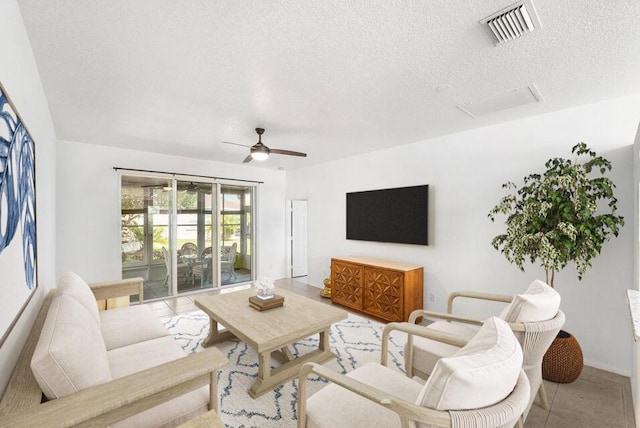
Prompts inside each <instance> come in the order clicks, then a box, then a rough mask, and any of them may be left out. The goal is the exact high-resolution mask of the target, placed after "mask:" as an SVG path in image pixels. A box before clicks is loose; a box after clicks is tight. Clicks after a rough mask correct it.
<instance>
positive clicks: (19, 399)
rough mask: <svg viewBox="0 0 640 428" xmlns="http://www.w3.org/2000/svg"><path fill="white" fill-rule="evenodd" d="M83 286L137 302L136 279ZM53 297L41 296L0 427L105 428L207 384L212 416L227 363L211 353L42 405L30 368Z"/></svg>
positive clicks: (0, 410) (99, 295)
mask: <svg viewBox="0 0 640 428" xmlns="http://www.w3.org/2000/svg"><path fill="white" fill-rule="evenodd" d="M89 286H90V287H91V289H92V291H93V293H94V295H95V296H96V299H111V298H115V297H121V296H122V295H123V294H122V293H131V294H139V298H140V301H142V278H134V279H127V280H122V281H109V282H101V283H96V284H90V285H89ZM55 295H56V290H51V291H50V292H49V294H48V295H47V296H46V297H45V300H44V302H43V304H42V307H41V308H40V312H39V313H38V316H37V318H36V321H35V323H34V325H33V327H32V329H31V332H30V334H29V336H28V338H27V341H26V343H25V345H24V347H23V349H22V352H21V354H20V357H19V359H18V363H17V364H16V367H15V369H14V371H13V373H12V375H11V378H10V380H9V384H8V385H7V389H6V391H5V393H4V395H3V396H2V399H1V400H0V426H2V427H5V426H7V427H12V426H15V427H21V428H22V427H43V426H51V427H71V426H108V425H110V424H113V423H115V422H117V421H120V420H122V419H125V418H127V417H129V416H133V415H135V414H138V413H140V412H142V411H144V410H147V409H150V408H152V407H154V406H156V405H158V404H161V403H164V402H166V401H169V400H171V399H173V398H176V397H178V396H180V395H183V394H185V393H187V392H189V391H192V390H195V389H197V388H200V387H202V386H204V385H209V409H210V410H214V411H217V409H218V387H217V372H218V370H219V369H220V368H222V367H223V366H224V365H226V364H227V363H228V360H227V358H226V357H225V356H224V355H223V354H222V353H221V352H220V351H219V350H218V349H216V348H211V349H208V350H205V351H203V352H198V353H196V354H192V355H189V356H185V357H184V358H180V359H177V360H174V361H170V362H168V363H165V364H161V365H159V366H156V367H152V368H150V369H147V370H143V371H140V372H137V373H133V374H131V375H128V376H124V377H122V378H118V379H114V380H112V381H109V382H106V383H103V384H100V385H95V386H92V387H89V388H86V389H83V390H82V391H79V392H76V393H73V394H71V395H68V396H66V397H62V398H58V399H56V400H51V401H48V402H45V403H42V402H41V401H42V391H41V390H40V387H39V386H38V383H37V381H36V379H35V377H34V376H33V372H32V371H31V366H30V364H31V358H32V356H33V352H34V350H35V347H36V344H37V343H38V339H39V337H40V332H41V330H42V327H43V325H44V322H45V319H46V317H47V312H48V310H49V307H50V305H51V302H52V300H53V298H54V297H55Z"/></svg>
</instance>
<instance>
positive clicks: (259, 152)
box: [223, 128, 307, 163]
mask: <svg viewBox="0 0 640 428" xmlns="http://www.w3.org/2000/svg"><path fill="white" fill-rule="evenodd" d="M256 132H257V133H258V142H257V143H256V144H254V145H253V146H247V145H245V144H238V143H232V142H230V141H223V143H225V144H234V145H236V146H242V147H249V148H250V149H251V151H250V153H249V155H248V156H247V157H246V158H245V159H244V161H243V163H247V162H251V161H252V160H253V159H255V160H257V161H262V160H266V159H267V158H268V157H269V155H270V154H271V153H273V154H277V155H289V156H301V157H305V158H306V157H307V154H306V153H302V152H294V151H292V150H283V149H270V148H269V147H267V146H265V145H264V144H262V134H264V128H256Z"/></svg>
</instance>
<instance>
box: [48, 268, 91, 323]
mask: <svg viewBox="0 0 640 428" xmlns="http://www.w3.org/2000/svg"><path fill="white" fill-rule="evenodd" d="M58 294H64V295H67V296H71V297H73V298H74V299H76V300H77V301H78V303H80V304H81V305H82V306H84V307H85V308H86V309H87V311H88V312H89V314H90V315H91V318H93V319H94V320H95V322H96V323H98V325H100V315H98V303H97V302H96V297H95V296H94V295H93V292H92V291H91V288H89V285H88V284H87V283H86V282H85V281H84V279H82V278H81V277H80V276H78V275H76V274H75V273H73V272H67V273H64V274H62V276H61V277H60V280H59V281H58Z"/></svg>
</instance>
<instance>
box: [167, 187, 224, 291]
mask: <svg viewBox="0 0 640 428" xmlns="http://www.w3.org/2000/svg"><path fill="white" fill-rule="evenodd" d="M214 191H215V187H214V185H212V183H203V182H195V181H177V202H176V241H177V242H176V246H177V255H178V292H187V291H196V290H199V289H202V288H212V287H213V286H214V284H216V285H217V281H215V279H216V277H217V275H216V274H217V269H216V266H217V258H216V257H213V255H214V254H215V252H214V251H213V246H214V243H215V240H214V239H213V233H214V230H215V224H214V223H213V221H214V217H213V212H214V211H213V209H214V207H213V202H214V201H215V198H214V197H213V196H212V195H213V193H214Z"/></svg>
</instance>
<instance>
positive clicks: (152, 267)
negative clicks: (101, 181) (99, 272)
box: [120, 176, 173, 299]
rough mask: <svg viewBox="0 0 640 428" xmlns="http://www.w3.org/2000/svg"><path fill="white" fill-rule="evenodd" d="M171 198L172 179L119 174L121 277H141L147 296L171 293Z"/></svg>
mask: <svg viewBox="0 0 640 428" xmlns="http://www.w3.org/2000/svg"><path fill="white" fill-rule="evenodd" d="M172 202H173V200H172V180H167V179H164V178H153V177H137V176H123V177H122V180H121V198H120V204H121V213H120V224H121V229H120V231H121V248H120V250H121V256H122V277H123V278H133V277H138V276H141V277H143V278H144V279H145V290H144V293H145V298H147V299H153V298H159V297H166V296H169V295H171V294H172V289H173V287H172V285H173V283H172V276H171V262H172V260H171V254H172V252H173V248H172V246H171V230H172V222H171V219H172V216H171V211H172V205H173V203H172Z"/></svg>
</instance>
